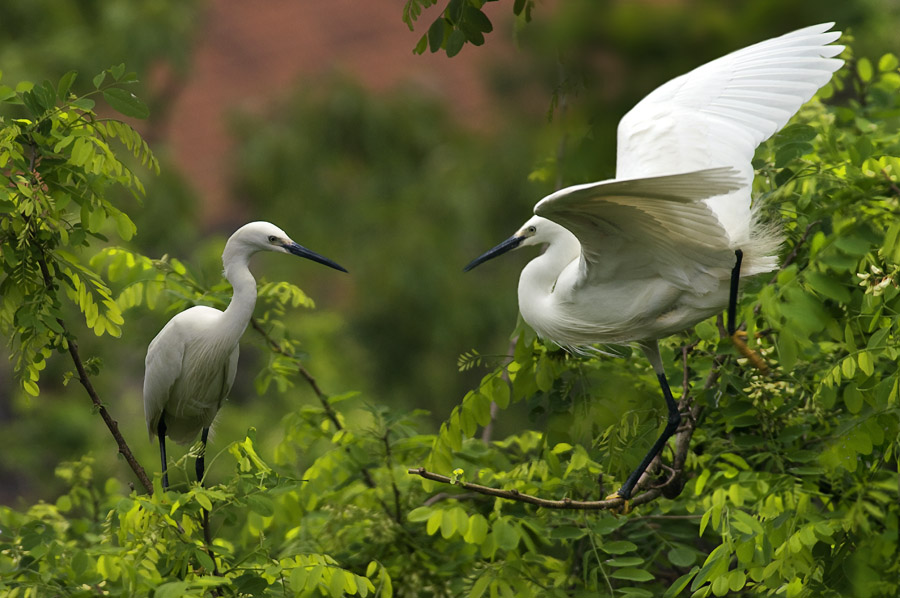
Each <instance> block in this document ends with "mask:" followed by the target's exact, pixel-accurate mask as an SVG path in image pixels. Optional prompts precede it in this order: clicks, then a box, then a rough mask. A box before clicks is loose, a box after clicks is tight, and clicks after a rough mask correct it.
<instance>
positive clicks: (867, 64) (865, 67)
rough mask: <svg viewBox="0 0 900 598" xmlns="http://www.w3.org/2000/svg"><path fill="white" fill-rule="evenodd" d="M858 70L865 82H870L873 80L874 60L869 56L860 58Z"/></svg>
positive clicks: (857, 65) (857, 64)
mask: <svg viewBox="0 0 900 598" xmlns="http://www.w3.org/2000/svg"><path fill="white" fill-rule="evenodd" d="M856 72H857V73H858V74H859V78H860V79H861V80H862V81H863V83H868V82H869V81H871V80H872V75H873V74H874V72H873V69H872V61H871V60H869V59H868V58H865V57H863V58H860V59H859V62H857V63H856Z"/></svg>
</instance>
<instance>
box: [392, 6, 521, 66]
mask: <svg viewBox="0 0 900 598" xmlns="http://www.w3.org/2000/svg"><path fill="white" fill-rule="evenodd" d="M492 1H495V0H450V1H449V2H448V3H447V6H446V8H444V10H443V12H442V13H441V16H440V17H438V18H437V19H435V20H434V21H432V23H431V25H430V26H429V27H428V32H427V33H425V34H424V35H423V36H422V37H421V38H419V41H418V42H417V43H416V47H415V49H414V50H413V51H414V52H415V53H416V54H424V53H425V50H426V49H427V50H430V51H431V53H432V54H433V53H435V52H438V51H440V50H441V49H443V50H444V52H446V53H447V56H448V57H450V58H452V57H453V56H456V55H457V54H459V52H460V51H461V50H462V49H463V46H465V45H466V44H467V43H469V44H472V45H473V46H481V45H483V44H484V36H485V34H486V33H490V32H491V31H493V30H494V26H493V24H491V20H490V19H489V18H488V17H487V15H486V14H484V11H483V10H482V9H483V7H484V5H485V4H486V3H487V2H492ZM435 4H437V0H407V2H406V4H405V5H404V6H403V22H404V23H406V25H407V27H409V30H410V31H412V30H413V29H414V26H415V22H416V21H417V20H418V19H419V17H420V16H421V14H422V10H423V9H425V8H428V7H430V6H434V5H435ZM533 8H534V0H516V1H515V3H514V4H513V13H515V14H516V16H518V17H520V18H521V19H523V20H524V21H526V22H527V21H530V20H531V11H532V9H533Z"/></svg>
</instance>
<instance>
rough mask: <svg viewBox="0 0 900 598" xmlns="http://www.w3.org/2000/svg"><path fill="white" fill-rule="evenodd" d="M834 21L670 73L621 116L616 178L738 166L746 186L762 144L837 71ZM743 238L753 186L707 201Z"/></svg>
mask: <svg viewBox="0 0 900 598" xmlns="http://www.w3.org/2000/svg"><path fill="white" fill-rule="evenodd" d="M832 25H833V23H824V24H821V25H814V26H812V27H806V28H805V29H800V30H798V31H794V32H792V33H788V34H786V35H782V36H781V37H776V38H773V39H770V40H766V41H764V42H760V43H758V44H754V45H752V46H748V47H746V48H743V49H741V50H738V51H736V52H732V53H731V54H728V55H726V56H723V57H721V58H718V59H716V60H713V61H712V62H709V63H707V64H704V65H702V66H700V67H698V68H696V69H694V70H693V71H691V72H689V73H686V74H684V75H681V76H680V77H677V78H675V79H672V80H671V81H669V82H668V83H665V84H664V85H662V86H660V87H658V88H657V89H656V90H654V91H653V92H651V93H650V94H649V95H647V96H646V97H645V98H644V99H643V100H641V101H640V102H639V103H638V104H637V105H636V106H635V107H634V108H632V109H631V110H630V111H629V112H628V113H627V114H626V115H625V116H624V117H623V118H622V120H621V121H620V122H619V129H618V141H617V143H618V146H617V163H616V178H617V179H627V178H637V177H645V176H655V175H660V174H667V173H672V172H688V171H692V170H700V169H701V168H707V167H709V166H710V165H712V164H716V165H722V166H733V167H735V168H737V169H738V170H739V171H740V172H741V174H742V175H744V177H745V178H746V180H747V182H748V185H749V182H750V180H751V179H752V175H753V169H752V166H751V164H750V162H751V160H752V159H753V154H754V152H755V151H756V147H757V146H758V145H759V144H760V143H762V142H763V141H765V140H766V139H768V138H769V137H771V136H772V135H773V134H774V133H775V132H776V131H778V130H779V129H781V127H783V126H784V125H785V124H786V123H787V121H788V120H789V119H790V118H791V116H793V115H794V113H796V112H797V110H799V109H800V106H802V105H803V104H804V103H805V102H806V101H808V100H809V99H810V98H811V97H812V96H813V94H814V93H815V92H816V90H818V89H819V88H820V87H822V86H823V85H825V83H827V82H828V80H829V79H830V78H831V75H832V73H833V72H834V71H836V70H837V69H839V68H840V67H841V65H842V64H843V61H842V60H839V59H836V58H833V57H834V56H837V55H838V54H840V53H841V51H842V50H843V49H844V47H843V46H839V45H829V44H831V43H832V42H834V41H835V40H837V39H838V38H839V37H840V35H841V34H840V32H839V31H828V30H829V29H830V28H831V27H832ZM709 204H710V207H711V208H712V210H713V211H714V212H715V213H716V215H717V216H718V217H719V221H720V222H721V223H722V225H723V226H724V227H725V229H726V230H727V231H728V233H729V236H730V237H731V238H732V239H733V240H734V241H735V243H737V244H741V243H744V242H746V240H747V239H748V237H749V227H748V223H749V222H750V192H749V186H748V187H747V189H745V190H742V191H741V192H739V193H735V194H733V195H731V196H730V197H725V198H721V199H716V200H714V201H710V202H709Z"/></svg>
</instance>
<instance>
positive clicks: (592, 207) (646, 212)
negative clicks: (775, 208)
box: [534, 167, 746, 290]
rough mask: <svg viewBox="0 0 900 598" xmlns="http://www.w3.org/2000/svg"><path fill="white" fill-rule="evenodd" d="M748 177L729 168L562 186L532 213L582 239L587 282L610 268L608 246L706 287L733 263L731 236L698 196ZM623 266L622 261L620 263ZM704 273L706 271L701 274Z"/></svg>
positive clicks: (675, 278)
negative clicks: (730, 244)
mask: <svg viewBox="0 0 900 598" xmlns="http://www.w3.org/2000/svg"><path fill="white" fill-rule="evenodd" d="M745 185H746V183H745V182H744V181H743V180H742V178H741V177H740V176H739V175H738V173H737V171H735V170H734V169H733V168H730V167H724V168H711V169H706V170H699V171H695V172H688V173H683V174H674V175H665V176H658V177H649V178H643V179H630V180H618V179H616V180H611V181H601V182H599V183H589V184H586V185H576V186H573V187H568V188H566V189H562V190H560V191H557V192H556V193H553V194H552V195H548V196H547V197H545V198H544V199H542V200H541V201H540V202H538V204H537V205H536V206H535V208H534V212H535V214H537V215H538V216H542V217H544V218H547V219H549V220H553V221H554V222H556V223H558V224H561V225H562V226H564V227H566V228H567V229H568V230H570V231H571V232H572V233H573V234H574V235H575V236H576V237H578V240H579V241H580V242H581V247H582V255H583V259H584V265H585V271H584V272H583V277H584V278H585V281H586V282H587V281H590V280H591V279H592V277H593V276H594V274H593V273H592V270H596V271H601V270H602V271H604V272H608V271H609V268H608V265H609V263H610V262H613V261H619V262H621V259H619V258H617V255H611V254H612V253H613V252H616V253H620V254H621V255H626V256H629V259H632V257H633V256H634V257H633V259H637V257H636V256H643V258H644V259H649V260H650V261H652V262H653V263H654V264H655V265H656V266H657V267H656V270H657V271H658V273H659V275H661V276H663V277H665V278H667V279H669V280H671V281H672V282H673V283H675V284H678V285H679V286H681V287H683V288H693V289H696V290H702V289H703V288H707V289H708V288H712V285H714V284H715V281H716V280H718V279H719V278H721V272H720V271H718V270H720V269H722V268H729V269H730V268H731V267H732V265H733V263H734V254H733V251H732V250H731V249H730V248H729V238H728V235H727V234H726V232H725V230H724V229H723V228H722V225H721V224H720V223H719V221H718V219H717V218H716V215H715V214H714V213H713V212H712V211H711V210H710V209H709V207H708V206H707V205H706V204H705V203H704V202H703V201H702V200H704V199H706V198H708V197H713V196H716V195H722V194H726V193H729V192H732V191H735V190H737V189H740V188H741V187H743V186H745ZM623 267H627V264H623ZM704 275H709V276H704Z"/></svg>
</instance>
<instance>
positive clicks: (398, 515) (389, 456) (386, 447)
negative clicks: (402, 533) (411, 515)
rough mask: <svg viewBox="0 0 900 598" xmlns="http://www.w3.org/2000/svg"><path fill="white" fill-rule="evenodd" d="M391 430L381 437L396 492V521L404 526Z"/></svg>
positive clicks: (392, 485) (392, 486)
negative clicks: (392, 452) (395, 476)
mask: <svg viewBox="0 0 900 598" xmlns="http://www.w3.org/2000/svg"><path fill="white" fill-rule="evenodd" d="M390 434H391V430H390V428H388V429H387V430H385V432H384V436H382V437H381V439H382V441H383V442H384V458H385V461H386V465H387V470H388V471H389V472H390V474H391V488H393V490H394V519H395V520H396V521H397V523H399V524H401V525H402V524H403V514H402V513H401V512H400V489H399V488H397V480H395V479H394V458H393V456H392V454H391V441H390Z"/></svg>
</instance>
